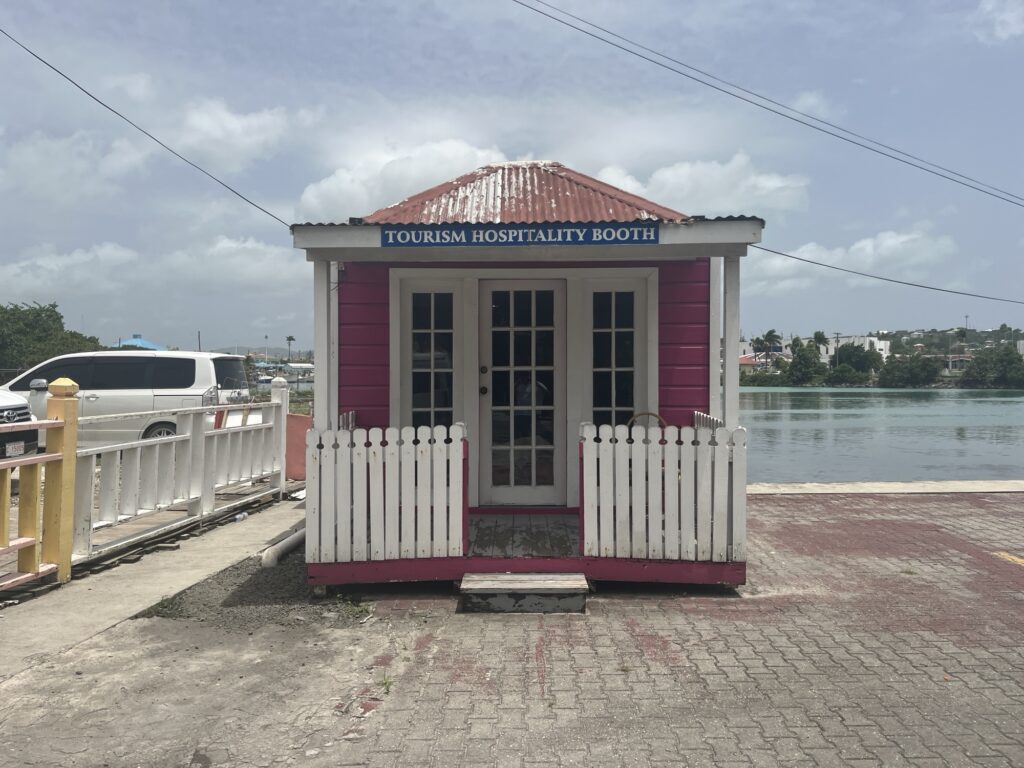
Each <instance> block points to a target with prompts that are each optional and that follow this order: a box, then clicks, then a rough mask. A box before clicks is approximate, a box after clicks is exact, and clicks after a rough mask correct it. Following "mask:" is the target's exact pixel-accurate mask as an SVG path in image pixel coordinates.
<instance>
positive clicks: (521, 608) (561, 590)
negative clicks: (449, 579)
mask: <svg viewBox="0 0 1024 768" xmlns="http://www.w3.org/2000/svg"><path fill="white" fill-rule="evenodd" d="M589 591H590V586H589V585H588V584H587V579H586V577H585V576H584V575H583V574H582V573H467V574H466V575H465V576H463V577H462V583H461V584H460V585H459V592H460V595H461V598H460V601H459V608H460V610H462V611H466V612H490V613H583V612H584V611H585V610H586V608H587V594H588V592H589Z"/></svg>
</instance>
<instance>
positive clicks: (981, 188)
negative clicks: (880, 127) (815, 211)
mask: <svg viewBox="0 0 1024 768" xmlns="http://www.w3.org/2000/svg"><path fill="white" fill-rule="evenodd" d="M512 2H513V3H515V4H516V5H521V6H522V7H523V8H526V9H528V10H531V11H533V12H534V13H536V14H539V15H541V16H545V17H547V18H549V19H551V20H552V21H556V22H558V23H559V24H562V25H563V26H566V27H569V28H570V29H574V30H576V31H577V32H581V33H582V34H584V35H587V36H588V37H591V38H593V39H594V40H599V41H600V42H602V43H605V44H606V45H610V46H612V47H613V48H617V49H618V50H620V51H623V52H624V53H628V54H630V55H631V56H636V57H637V58H639V59H643V60H644V61H647V62H649V63H651V64H654V65H655V66H657V67H661V68H662V69H666V70H668V71H669V72H673V73H675V74H677V75H680V76H682V77H685V78H687V79H689V80H693V81H694V82H696V83H700V84H701V85H704V86H707V87H708V88H711V89H713V90H716V91H718V92H719V93H724V94H725V95H727V96H732V97H733V98H734V99H738V100H740V101H743V102H746V103H747V104H751V105H753V106H755V107H758V108H759V109H763V110H765V111H767V112H771V113H772V114H775V115H778V116H779V117H784V118H786V119H787V120H791V121H792V122H794V123H799V124H800V125H804V126H806V127H808V128H811V129H813V130H815V131H818V132H820V133H824V134H826V135H828V136H832V137H833V138H836V139H839V140H840V141H845V142H846V143H847V144H852V145H854V146H856V147H860V148H861V149H866V150H868V151H869V152H873V153H875V154H876V155H881V156H882V157H887V158H889V159H890V160H895V161H896V162H898V163H903V164H904V165H907V166H910V167H911V168H916V169H918V170H919V171H924V172H925V173H930V174H931V175H932V176H937V177H939V178H940V179H945V180H946V181H951V182H953V183H954V184H959V185H960V186H962V187H967V188H968V189H973V190H974V191H976V192H981V193H982V194H983V195H988V196H989V197H994V198H995V199H997V200H1002V201H1003V202H1004V203H1009V204H1010V205H1015V206H1017V207H1018V208H1024V202H1022V201H1024V197H1022V196H1020V195H1016V194H1013V193H1009V192H1006V193H1004V192H1002V191H1001V190H1000V191H991V190H998V188H997V187H993V186H991V185H989V184H984V183H982V182H978V183H973V181H965V180H964V179H969V178H970V177H968V176H964V175H963V174H959V173H956V172H954V171H951V172H948V173H947V172H944V171H940V170H936V168H939V167H940V166H936V167H935V168H929V167H928V166H927V165H926V164H924V163H927V161H921V162H919V161H917V160H916V159H908V158H910V157H911V156H910V155H907V156H906V157H901V156H900V155H899V154H894V153H893V152H889V151H886V150H884V149H879V148H878V147H880V146H883V145H882V144H881V143H880V142H873V143H876V144H878V146H871V144H868V143H864V142H862V141H858V140H857V139H854V138H850V136H844V135H843V134H842V133H838V132H836V131H833V130H830V129H828V128H823V127H822V126H820V125H816V124H815V123H813V122H809V121H808V120H804V119H801V118H800V117H796V116H795V115H791V114H787V113H786V112H783V111H782V110H781V109H776V108H775V107H772V106H768V105H767V104H762V103H761V102H760V101H755V100H754V99H753V98H748V97H747V96H743V95H742V94H739V93H734V92H733V91H731V90H729V89H728V88H724V87H722V86H720V85H715V84H714V83H713V82H709V81H708V80H705V79H703V78H700V77H697V76H696V75H691V74H690V73H689V72H684V71H682V70H681V69H676V68H675V67H673V66H670V65H669V64H666V63H665V62H663V61H658V60H657V59H653V58H651V57H650V56H647V55H645V54H643V53H640V52H639V51H636V50H633V49H632V48H628V47H626V46H625V45H620V44H619V43H616V42H615V41H614V40H609V39H608V38H607V37H602V36H601V35H598V34H596V33H594V32H591V31H590V30H587V29H584V28H583V27H579V26H577V25H575V24H573V23H572V22H569V21H566V20H565V19H561V18H559V17H558V16H554V15H552V14H550V13H547V12H546V11H543V10H541V9H540V8H537V7H535V6H532V5H530V4H529V3H527V2H524V0H512ZM548 7H553V6H550V5H548ZM567 15H568V14H567ZM573 18H579V17H573ZM584 23H586V24H588V25H590V26H593V27H594V28H595V29H598V28H599V27H597V25H593V24H590V22H587V21H584ZM620 39H625V38H620ZM648 50H650V49H648ZM655 55H657V56H659V57H661V58H664V59H666V60H669V61H674V60H673V59H670V58H669V57H668V56H665V55H664V54H661V53H657V52H655ZM683 66H686V65H683ZM695 71H696V70H695ZM723 82H724V81H723ZM757 98H758V99H763V100H764V101H769V100H768V99H764V98H763V97H761V96H757ZM783 108H784V109H787V110H790V111H793V112H795V111H796V110H792V109H791V108H790V107H783ZM801 114H802V113H801ZM817 119H818V118H811V120H817ZM819 122H823V121H819ZM839 130H840V131H845V129H842V128H840V129H839ZM846 132H847V133H850V134H851V135H853V133H852V132H851V131H846ZM866 141H869V142H870V141H872V140H871V139H867V140H866ZM895 152H899V150H895ZM954 174H955V175H954ZM957 176H959V177H961V178H957ZM1014 198H1016V199H1014Z"/></svg>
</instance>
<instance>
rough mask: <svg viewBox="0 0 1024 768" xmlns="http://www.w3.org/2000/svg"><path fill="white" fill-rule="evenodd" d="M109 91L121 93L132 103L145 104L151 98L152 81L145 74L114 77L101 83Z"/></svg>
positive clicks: (137, 73) (138, 73)
mask: <svg viewBox="0 0 1024 768" xmlns="http://www.w3.org/2000/svg"><path fill="white" fill-rule="evenodd" d="M103 87H104V88H106V89H107V90H109V91H121V92H123V93H125V94H127V96H128V97H129V98H131V99H132V100H133V101H138V102H145V101H149V100H150V99H152V98H153V79H152V78H151V77H150V76H149V75H147V74H146V73H145V72H136V73H134V74H130V75H115V76H113V77H108V78H106V79H105V80H104V81H103Z"/></svg>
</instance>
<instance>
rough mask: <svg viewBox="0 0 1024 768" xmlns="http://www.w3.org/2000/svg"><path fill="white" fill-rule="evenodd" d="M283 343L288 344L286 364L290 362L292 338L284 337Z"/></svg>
mask: <svg viewBox="0 0 1024 768" xmlns="http://www.w3.org/2000/svg"><path fill="white" fill-rule="evenodd" d="M284 340H285V342H286V343H287V344H288V362H289V363H290V362H291V361H292V342H293V341H295V337H294V336H285V337H284Z"/></svg>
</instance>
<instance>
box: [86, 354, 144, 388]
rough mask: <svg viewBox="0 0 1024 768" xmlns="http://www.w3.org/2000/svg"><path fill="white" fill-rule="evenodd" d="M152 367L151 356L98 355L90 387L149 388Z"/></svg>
mask: <svg viewBox="0 0 1024 768" xmlns="http://www.w3.org/2000/svg"><path fill="white" fill-rule="evenodd" d="M152 367H153V358H151V357H127V356H126V357H97V358H96V359H95V361H94V363H93V372H92V386H91V387H89V389H149V388H150V384H149V379H150V371H151V370H152ZM83 389H84V387H83Z"/></svg>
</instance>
